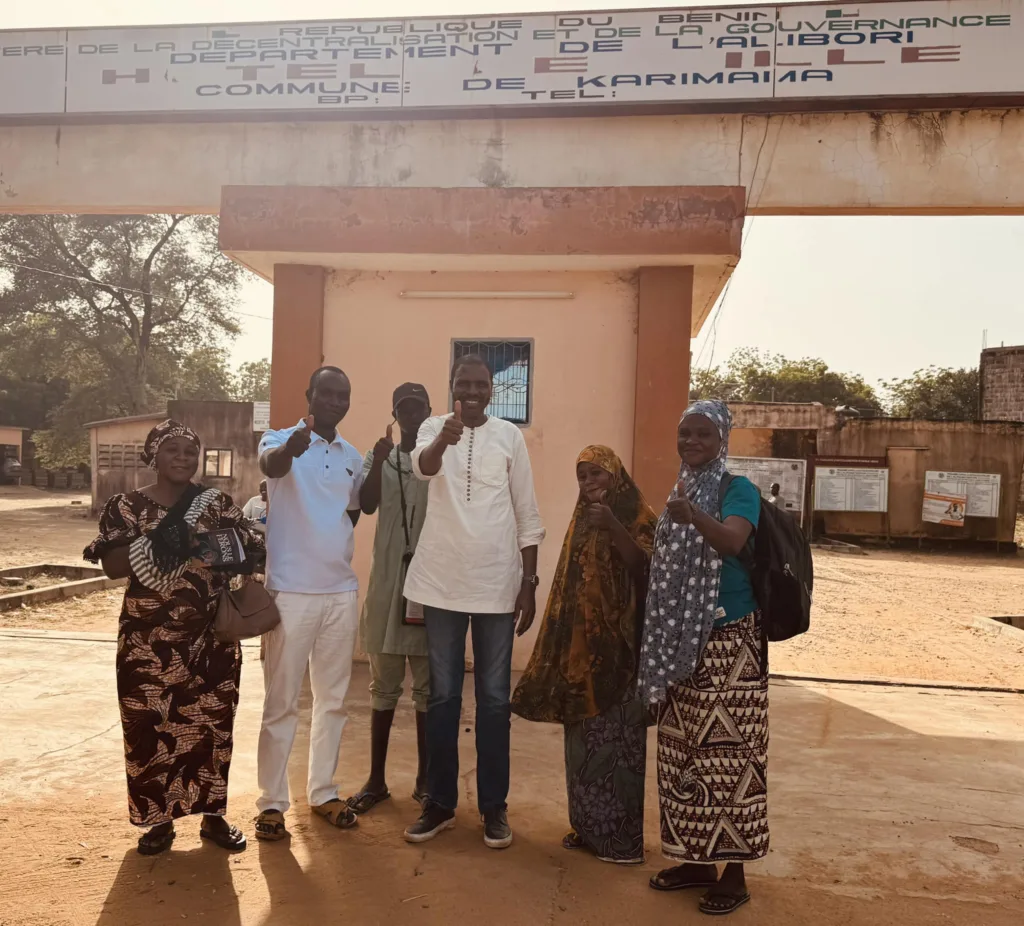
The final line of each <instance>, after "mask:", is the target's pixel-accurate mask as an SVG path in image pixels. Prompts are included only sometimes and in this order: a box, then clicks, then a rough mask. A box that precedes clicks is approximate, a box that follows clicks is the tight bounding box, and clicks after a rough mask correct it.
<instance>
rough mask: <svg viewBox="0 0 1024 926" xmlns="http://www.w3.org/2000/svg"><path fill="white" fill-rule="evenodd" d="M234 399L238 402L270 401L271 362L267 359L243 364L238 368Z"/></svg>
mask: <svg viewBox="0 0 1024 926" xmlns="http://www.w3.org/2000/svg"><path fill="white" fill-rule="evenodd" d="M234 398H235V401H236V402H269V401H270V361H269V360H267V358H266V357H264V358H263V359H262V360H253V361H250V362H247V363H243V364H242V365H241V366H240V367H239V368H238V372H237V373H236V374H235V379H234Z"/></svg>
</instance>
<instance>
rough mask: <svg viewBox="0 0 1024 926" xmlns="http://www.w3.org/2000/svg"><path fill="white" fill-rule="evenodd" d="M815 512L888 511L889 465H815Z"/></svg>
mask: <svg viewBox="0 0 1024 926" xmlns="http://www.w3.org/2000/svg"><path fill="white" fill-rule="evenodd" d="M814 509H815V511H888V510H889V470H888V468H887V467H886V468H878V469H874V468H867V467H855V466H850V467H845V466H817V467H815V469H814Z"/></svg>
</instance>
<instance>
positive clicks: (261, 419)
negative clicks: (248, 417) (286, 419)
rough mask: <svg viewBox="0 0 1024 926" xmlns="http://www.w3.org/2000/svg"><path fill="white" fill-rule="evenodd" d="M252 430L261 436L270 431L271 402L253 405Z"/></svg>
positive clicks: (254, 403)
mask: <svg viewBox="0 0 1024 926" xmlns="http://www.w3.org/2000/svg"><path fill="white" fill-rule="evenodd" d="M252 429H253V430H254V431H256V432H257V433H260V434H262V433H263V432H264V431H269V430H270V403H269V402H253V403H252Z"/></svg>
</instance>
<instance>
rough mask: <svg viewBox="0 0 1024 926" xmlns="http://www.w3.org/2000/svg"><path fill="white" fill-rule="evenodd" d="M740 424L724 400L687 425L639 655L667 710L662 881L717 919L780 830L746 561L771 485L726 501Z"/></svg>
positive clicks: (649, 690) (735, 493)
mask: <svg viewBox="0 0 1024 926" xmlns="http://www.w3.org/2000/svg"><path fill="white" fill-rule="evenodd" d="M731 426H732V420H731V416H730V414H729V410H728V408H727V407H726V405H725V403H724V402H719V401H717V400H714V401H709V400H702V401H699V402H695V403H694V404H693V405H691V406H690V407H689V408H688V409H687V410H686V412H685V414H684V415H683V418H682V420H681V421H680V423H679V430H678V434H677V442H678V449H679V455H680V457H681V458H682V466H681V468H680V470H679V483H678V485H677V486H676V487H675V489H674V490H673V492H672V495H671V497H670V498H669V501H668V505H667V507H666V509H665V512H664V513H663V514H662V516H661V518H660V519H659V521H658V529H657V533H656V534H655V540H654V557H653V561H652V563H651V577H650V586H649V591H648V595H647V609H646V612H645V620H644V631H643V645H642V649H641V654H640V690H641V692H642V694H643V696H644V697H645V699H646V700H648V701H649V702H651V703H653V704H655V705H657V708H658V795H659V798H660V804H661V808H660V809H661V846H662V852H663V853H664V854H665V856H666V857H667V858H669V859H672V860H674V861H676V862H679V863H680V864H678V865H676V866H675V867H674V868H667V869H665V870H664V871H660V872H658V874H656V875H655V876H654V877H653V878H651V887H652V888H654V889H655V890H659V891H678V890H684V889H687V888H703V889H706V893H705V894H704V895H703V897H702V899H701V901H700V905H699V906H700V910H701V911H702V912H703V913H707V914H710V915H715V916H718V915H723V914H727V913H732V912H733V911H734V910H736V909H737V908H739V907H741V906H743V904H745V903H747V902H748V901H749V900H750V893H749V892H748V891H747V885H746V878H745V874H744V867H743V866H744V864H745V863H747V862H752V861H754V860H756V859H760V858H763V857H764V856H765V855H767V853H768V836H769V834H768V803H767V785H768V778H767V769H768V674H767V666H766V664H765V661H764V658H763V643H764V641H763V637H762V628H761V612H760V611H759V610H758V607H757V602H756V600H755V598H754V589H753V585H752V584H751V581H750V574H749V572H748V570H747V568H746V567H745V566H744V564H743V562H742V561H741V560H740V558H739V555H740V553H741V552H742V551H743V550H744V548H745V546H746V545H747V541H748V540H749V538H750V536H751V533H752V532H753V531H754V530H755V529H756V528H757V523H758V520H759V515H760V511H761V493H760V492H759V491H758V489H757V487H756V486H755V485H754V484H753V483H751V482H750V481H749V480H748V479H745V478H744V477H742V476H735V477H733V479H732V480H731V482H730V483H729V486H728V489H727V490H726V493H725V497H724V498H723V499H721V501H720V491H721V482H722V477H723V475H724V474H725V473H726V466H725V460H726V457H727V456H728V452H729V431H730V429H731ZM720 863H722V864H724V868H723V870H722V873H721V877H719V874H718V868H717V865H718V864H720Z"/></svg>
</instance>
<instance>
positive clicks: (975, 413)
mask: <svg viewBox="0 0 1024 926" xmlns="http://www.w3.org/2000/svg"><path fill="white" fill-rule="evenodd" d="M883 385H884V386H885V388H886V390H887V391H888V393H889V397H890V404H891V408H890V411H891V412H892V414H893V415H895V416H897V417H899V418H940V419H944V420H946V421H972V420H974V419H976V418H978V417H980V407H981V379H980V377H979V375H978V370H977V368H976V367H975V368H971V369H965V368H964V367H960V368H959V369H954V368H953V367H936V366H930V367H928V368H927V369H923V370H915V371H914V374H913V376H908V377H906V378H905V379H890V380H888V381H886V382H884V383H883Z"/></svg>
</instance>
